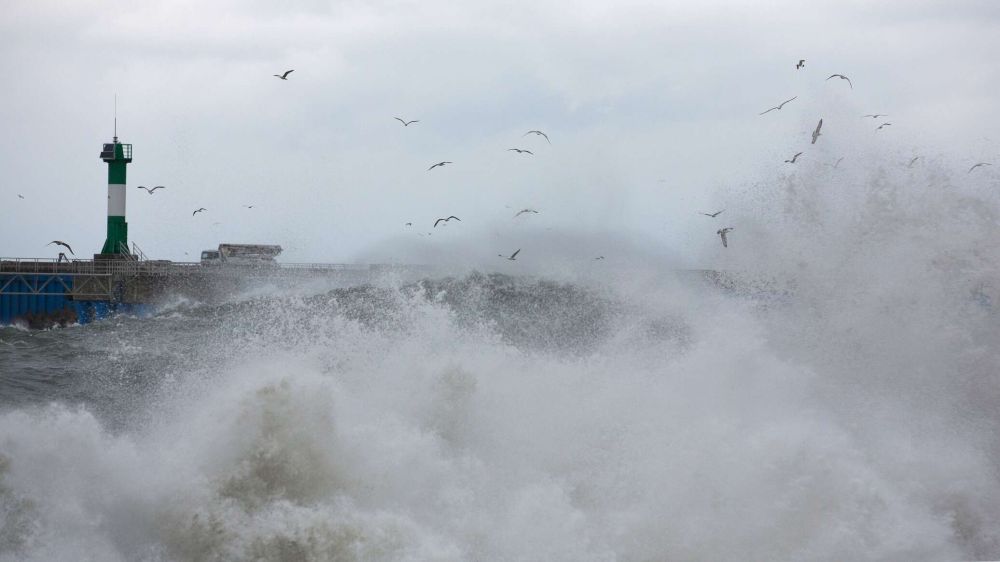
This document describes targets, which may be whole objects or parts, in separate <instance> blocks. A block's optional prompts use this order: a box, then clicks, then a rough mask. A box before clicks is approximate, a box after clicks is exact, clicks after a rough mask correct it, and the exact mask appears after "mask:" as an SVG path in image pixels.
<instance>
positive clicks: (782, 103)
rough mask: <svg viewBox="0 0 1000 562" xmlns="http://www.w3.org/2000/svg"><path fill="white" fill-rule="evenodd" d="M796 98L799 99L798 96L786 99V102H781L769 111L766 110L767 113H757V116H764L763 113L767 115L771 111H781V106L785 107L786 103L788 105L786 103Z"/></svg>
mask: <svg viewBox="0 0 1000 562" xmlns="http://www.w3.org/2000/svg"><path fill="white" fill-rule="evenodd" d="M797 97H799V96H795V97H794V98H789V99H787V100H785V101H783V102H781V103H779V104H778V105H776V106H774V107H772V108H771V109H768V110H767V111H765V112H763V113H758V114H757V115H764V113H769V112H771V111H774V110H775V109H781V108H782V106H784V105H785V104H786V103H788V102H790V101H792V100H793V99H795V98H797Z"/></svg>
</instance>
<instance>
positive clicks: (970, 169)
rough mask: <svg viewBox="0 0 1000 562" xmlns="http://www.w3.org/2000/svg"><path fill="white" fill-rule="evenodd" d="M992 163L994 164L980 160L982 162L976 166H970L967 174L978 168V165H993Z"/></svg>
mask: <svg viewBox="0 0 1000 562" xmlns="http://www.w3.org/2000/svg"><path fill="white" fill-rule="evenodd" d="M992 165H993V164H990V163H989V162H980V163H978V164H976V165H975V166H973V167H971V168H969V171H968V172H966V173H967V174H971V173H972V170H975V169H976V168H978V167H980V166H992Z"/></svg>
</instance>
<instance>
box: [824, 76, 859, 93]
mask: <svg viewBox="0 0 1000 562" xmlns="http://www.w3.org/2000/svg"><path fill="white" fill-rule="evenodd" d="M830 78H840V79H841V80H847V85H848V86H850V87H851V89H852V90H853V89H854V84H852V83H851V79H850V78H848V77H846V76H844V75H843V74H831V75H830V77H829V78H827V80H829V79H830Z"/></svg>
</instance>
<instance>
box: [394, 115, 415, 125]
mask: <svg viewBox="0 0 1000 562" xmlns="http://www.w3.org/2000/svg"><path fill="white" fill-rule="evenodd" d="M393 119H395V120H396V121H399V122H400V123H402V124H403V126H404V127H409V126H410V123H419V122H420V119H414V120H412V121H404V120H403V119H402V118H400V117H393Z"/></svg>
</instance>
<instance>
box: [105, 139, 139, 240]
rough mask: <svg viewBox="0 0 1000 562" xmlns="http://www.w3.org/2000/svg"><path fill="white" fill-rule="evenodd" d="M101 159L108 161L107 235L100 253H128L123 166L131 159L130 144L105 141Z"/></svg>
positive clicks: (116, 140) (115, 140)
mask: <svg viewBox="0 0 1000 562" xmlns="http://www.w3.org/2000/svg"><path fill="white" fill-rule="evenodd" d="M101 160H104V161H105V162H107V163H108V237H107V239H106V240H104V247H103V248H102V249H101V254H103V255H105V256H107V255H109V254H110V255H115V254H120V255H128V254H129V253H130V252H129V250H128V223H126V222H125V166H127V165H128V164H129V162H131V161H132V145H131V144H122V143H120V142H118V137H117V136H116V137H114V140H113V141H112V142H110V143H105V144H104V148H103V149H101Z"/></svg>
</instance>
